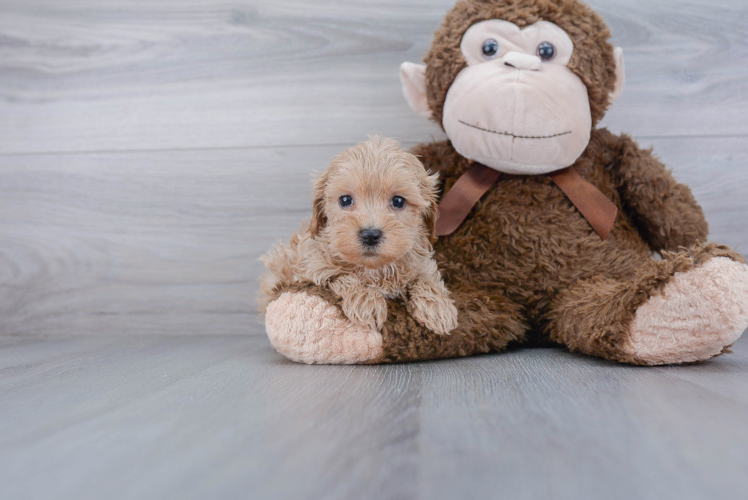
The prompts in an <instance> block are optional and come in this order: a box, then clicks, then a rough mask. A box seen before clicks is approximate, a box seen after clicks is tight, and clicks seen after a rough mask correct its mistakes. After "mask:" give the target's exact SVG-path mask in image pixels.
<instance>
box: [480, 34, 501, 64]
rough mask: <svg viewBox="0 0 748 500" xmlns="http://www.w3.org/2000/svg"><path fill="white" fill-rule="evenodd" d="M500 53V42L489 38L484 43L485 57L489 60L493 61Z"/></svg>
mask: <svg viewBox="0 0 748 500" xmlns="http://www.w3.org/2000/svg"><path fill="white" fill-rule="evenodd" d="M498 53H499V42H497V41H496V40H494V39H493V38H489V39H488V40H486V41H485V42H483V55H484V56H486V57H487V58H489V59H493V58H494V57H496V54H498Z"/></svg>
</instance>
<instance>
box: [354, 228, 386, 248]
mask: <svg viewBox="0 0 748 500" xmlns="http://www.w3.org/2000/svg"><path fill="white" fill-rule="evenodd" d="M358 234H359V236H360V237H361V243H363V244H364V245H366V246H367V247H374V246H377V245H378V244H379V242H380V241H381V239H382V231H380V230H379V229H362V230H361V232H359V233H358Z"/></svg>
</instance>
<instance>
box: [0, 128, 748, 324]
mask: <svg viewBox="0 0 748 500" xmlns="http://www.w3.org/2000/svg"><path fill="white" fill-rule="evenodd" d="M643 145H644V146H650V145H653V146H654V147H655V151H656V152H657V153H658V154H659V156H660V157H661V158H662V159H663V161H665V162H666V164H668V165H669V166H671V167H673V168H674V169H675V175H676V177H677V178H678V179H679V180H681V181H683V182H686V183H688V184H690V185H691V187H692V188H693V190H694V193H695V194H696V197H697V199H698V200H699V201H700V202H701V203H702V205H703V206H704V208H705V211H706V214H707V217H708V220H709V221H710V225H711V230H712V233H711V236H712V239H713V240H716V241H720V242H723V243H727V244H730V245H733V246H737V247H738V248H739V249H740V250H742V251H743V252H746V248H748V246H747V244H748V225H746V221H745V218H744V217H743V214H744V213H745V202H744V197H743V194H744V193H745V192H746V191H748V177H746V175H745V174H744V172H743V170H742V169H743V163H744V160H743V159H744V158H747V157H748V142H746V141H745V140H743V139H741V138H727V139H711V138H695V139H694V138H691V139H658V140H648V141H643ZM344 148H345V145H340V146H315V147H298V148H266V149H262V148H261V149H248V150H201V151H163V152H133V153H95V154H69V155H19V156H0V282H1V283H3V284H4V286H3V287H0V317H2V318H3V321H2V322H0V334H32V333H36V334H49V335H56V334H88V333H108V334H117V333H140V334H185V333H193V334H242V333H245V332H247V331H250V330H251V326H250V325H252V324H254V323H256V322H257V321H258V318H257V316H256V314H255V312H254V308H255V305H254V301H255V297H256V293H257V278H258V276H259V274H260V273H261V272H262V269H263V268H262V265H261V263H259V262H258V260H257V259H259V257H260V256H261V255H263V254H264V253H265V252H266V251H267V250H268V249H269V248H270V246H271V245H272V244H273V243H274V242H275V241H277V240H278V239H287V238H288V237H289V236H290V235H291V233H292V232H293V231H295V230H296V228H297V227H298V225H299V223H300V222H301V220H302V219H303V218H305V217H307V216H308V215H309V214H310V212H311V208H310V207H311V197H310V185H311V178H312V176H311V172H312V171H313V170H315V169H316V170H323V169H324V168H325V166H326V165H327V163H328V162H329V159H330V158H331V157H332V156H333V155H335V154H337V153H338V152H340V151H341V150H342V149H344Z"/></svg>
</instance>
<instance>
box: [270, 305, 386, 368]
mask: <svg viewBox="0 0 748 500" xmlns="http://www.w3.org/2000/svg"><path fill="white" fill-rule="evenodd" d="M265 329H266V331H267V334H268V338H270V342H271V343H272V344H273V347H275V348H276V349H277V350H278V352H280V353H281V354H283V355H284V356H285V357H287V358H288V359H290V360H291V361H296V362H297V363H307V364H328V365H342V364H346V365H352V364H362V363H367V362H371V361H375V360H377V359H380V358H381V357H382V354H383V351H382V335H381V334H380V333H379V332H377V331H375V330H372V329H369V328H366V327H364V326H359V325H355V324H353V323H351V322H350V321H349V320H348V319H347V318H345V317H344V316H343V314H342V313H341V312H340V309H338V308H337V307H335V306H333V305H330V304H329V303H327V302H326V301H325V300H324V299H322V298H320V297H317V296H316V295H307V294H306V293H303V292H297V293H291V292H286V293H284V294H282V295H281V296H280V297H278V299H276V300H275V301H273V302H272V303H271V304H270V305H269V306H268V308H267V312H266V316H265Z"/></svg>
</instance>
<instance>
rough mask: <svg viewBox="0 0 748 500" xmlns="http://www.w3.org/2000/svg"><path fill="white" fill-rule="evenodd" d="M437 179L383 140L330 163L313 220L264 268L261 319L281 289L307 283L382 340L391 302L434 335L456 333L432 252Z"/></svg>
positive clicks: (450, 304) (319, 183)
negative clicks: (400, 304)
mask: <svg viewBox="0 0 748 500" xmlns="http://www.w3.org/2000/svg"><path fill="white" fill-rule="evenodd" d="M437 179H438V175H436V174H435V175H429V174H428V172H426V170H425V168H424V167H423V165H422V164H421V162H420V161H419V160H418V159H417V158H416V157H415V156H413V155H412V154H410V153H408V152H406V151H404V150H402V149H401V148H400V145H399V144H398V143H397V142H396V141H394V140H392V139H386V138H381V137H378V136H374V137H371V138H370V140H369V141H367V142H364V143H361V144H358V145H357V146H354V147H353V148H351V149H348V150H347V151H344V152H343V153H341V154H340V155H338V156H336V157H335V158H333V160H332V163H331V164H330V166H329V167H328V168H327V170H326V171H325V172H324V173H322V175H320V176H319V177H318V178H317V180H316V181H315V183H314V204H313V212H312V219H311V222H310V223H307V222H306V221H305V222H304V223H303V224H302V226H301V228H300V229H299V230H298V231H297V232H296V234H294V235H293V237H292V238H291V240H290V242H289V244H288V245H280V244H279V245H277V246H276V247H275V248H273V250H272V251H271V252H270V253H269V254H268V255H267V256H265V257H263V259H262V260H263V262H264V263H265V265H266V266H267V268H268V270H269V273H268V274H267V275H266V276H265V277H264V278H263V279H262V284H261V288H260V300H259V301H260V304H261V306H260V310H261V311H263V312H264V309H265V307H266V306H267V304H268V303H269V302H271V301H272V300H273V299H274V298H275V297H277V292H276V290H277V289H278V288H279V286H280V285H286V284H290V283H293V282H298V281H311V282H313V283H315V284H316V285H318V286H321V287H326V288H328V289H330V290H332V291H333V292H334V293H335V294H336V295H337V296H339V297H340V298H341V299H342V309H343V313H344V314H345V315H346V316H347V317H348V319H350V320H351V321H352V322H355V323H358V324H362V325H366V326H370V327H371V328H374V329H376V330H377V331H379V330H381V328H382V325H383V324H384V322H385V321H386V320H387V302H386V300H385V299H400V300H403V301H405V302H406V303H407V307H408V311H409V312H410V314H411V316H412V317H413V318H414V319H415V320H416V321H418V322H419V323H421V324H422V325H423V326H425V327H426V328H428V329H429V330H431V331H433V332H435V333H437V334H446V333H449V332H450V331H451V330H452V329H454V328H455V327H456V326H457V309H456V308H455V306H454V303H453V302H452V300H451V299H450V298H449V291H448V290H447V288H446V287H445V286H444V282H443V281H442V277H441V274H440V273H439V269H438V268H437V266H436V262H435V261H434V259H433V249H432V247H431V244H432V243H433V242H434V241H436V236H435V223H436V217H437V213H438V208H437V182H438V181H437Z"/></svg>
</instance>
